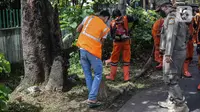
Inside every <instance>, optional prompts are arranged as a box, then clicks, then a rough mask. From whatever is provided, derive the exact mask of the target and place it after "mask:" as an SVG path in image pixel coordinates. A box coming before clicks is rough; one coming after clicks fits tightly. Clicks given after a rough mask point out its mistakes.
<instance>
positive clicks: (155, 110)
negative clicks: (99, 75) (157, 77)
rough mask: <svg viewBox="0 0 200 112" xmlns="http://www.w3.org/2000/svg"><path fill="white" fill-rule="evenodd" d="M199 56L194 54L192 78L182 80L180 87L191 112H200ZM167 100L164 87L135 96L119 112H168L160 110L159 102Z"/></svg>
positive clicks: (190, 66)
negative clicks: (199, 87)
mask: <svg viewBox="0 0 200 112" xmlns="http://www.w3.org/2000/svg"><path fill="white" fill-rule="evenodd" d="M197 61H198V58H197V55H196V54H194V57H193V61H192V62H191V64H190V65H189V71H190V73H191V74H192V76H193V77H192V78H183V79H181V80H180V86H181V88H182V90H183V92H184V95H185V97H186V100H187V105H188V107H189V109H190V112H200V91H197V85H198V84H199V83H200V72H199V70H198V68H197ZM166 98H167V91H166V88H165V86H164V85H160V86H158V87H154V88H149V89H147V90H143V91H141V92H139V93H138V94H136V95H135V96H133V97H132V98H131V99H130V100H129V101H127V102H126V103H125V105H124V106H123V107H122V108H121V109H120V110H119V111H118V112H167V109H163V108H160V107H159V106H158V104H157V102H158V101H162V100H165V99H166Z"/></svg>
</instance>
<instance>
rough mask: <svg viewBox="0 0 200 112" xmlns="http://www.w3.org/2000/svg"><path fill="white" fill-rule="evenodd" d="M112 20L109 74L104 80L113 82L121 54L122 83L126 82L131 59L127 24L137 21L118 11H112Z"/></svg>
mask: <svg viewBox="0 0 200 112" xmlns="http://www.w3.org/2000/svg"><path fill="white" fill-rule="evenodd" d="M112 16H113V18H115V19H114V20H112V21H111V24H110V25H111V27H110V28H111V29H110V31H111V36H112V38H113V40H114V41H113V51H112V54H111V58H110V60H111V63H110V65H111V72H110V75H109V76H106V79H109V80H114V78H115V76H116V73H117V65H118V61H119V57H120V53H121V52H122V57H123V72H124V81H128V80H129V79H130V77H129V69H130V58H131V46H130V45H131V40H130V36H129V34H128V23H129V22H134V21H137V18H134V17H131V16H122V15H121V12H120V10H118V9H117V10H114V11H113V13H112Z"/></svg>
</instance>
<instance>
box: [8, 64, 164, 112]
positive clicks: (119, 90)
mask: <svg viewBox="0 0 200 112" xmlns="http://www.w3.org/2000/svg"><path fill="white" fill-rule="evenodd" d="M133 67H134V66H132V67H131V68H133ZM134 68H136V67H134ZM136 71H137V70H136V69H132V71H131V74H134V73H135V72H136ZM108 73H109V67H105V70H104V74H108ZM104 77H105V75H104ZM104 80H105V79H104ZM160 83H162V82H161V71H155V70H154V69H150V70H149V71H148V72H147V74H146V75H145V76H144V77H142V78H139V79H137V80H135V79H134V77H132V78H131V80H130V81H129V82H123V73H122V69H119V70H118V75H117V77H116V80H115V81H105V84H106V86H107V94H108V97H107V98H106V99H103V100H100V101H101V102H102V103H103V105H102V106H101V107H99V108H96V109H89V108H88V107H87V105H86V103H85V102H84V101H85V100H86V99H87V95H88V92H87V88H86V86H85V84H84V83H82V84H79V85H78V86H74V87H73V88H72V89H71V90H70V91H68V92H65V93H51V92H40V93H38V94H34V95H33V94H32V95H31V94H27V93H26V92H25V91H24V92H21V93H16V94H14V93H13V95H12V96H13V97H12V98H11V101H12V102H15V103H12V104H11V105H10V106H9V109H10V111H13V109H18V110H19V112H23V111H24V110H26V111H30V112H55V111H58V112H66V111H67V112H99V111H106V112H116V111H117V110H119V108H121V107H122V106H123V104H124V103H125V102H126V101H127V100H129V99H130V98H131V97H132V96H133V95H134V94H137V92H139V91H141V90H143V89H146V88H150V87H152V86H157V85H159V84H160ZM17 105H18V108H17ZM27 105H28V106H27ZM20 106H21V107H20ZM26 106H27V108H26ZM31 106H33V107H31ZM22 107H23V108H22ZM20 108H21V110H20ZM33 108H34V109H35V110H34V111H33V110H31V109H33ZM13 112H14V111H13ZM15 112H17V111H15Z"/></svg>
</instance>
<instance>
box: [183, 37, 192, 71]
mask: <svg viewBox="0 0 200 112" xmlns="http://www.w3.org/2000/svg"><path fill="white" fill-rule="evenodd" d="M193 53H194V46H193V41H192V40H190V41H189V42H188V44H187V52H186V60H185V62H184V68H183V69H184V73H185V72H186V71H188V66H189V64H190V62H191V61H192V57H193Z"/></svg>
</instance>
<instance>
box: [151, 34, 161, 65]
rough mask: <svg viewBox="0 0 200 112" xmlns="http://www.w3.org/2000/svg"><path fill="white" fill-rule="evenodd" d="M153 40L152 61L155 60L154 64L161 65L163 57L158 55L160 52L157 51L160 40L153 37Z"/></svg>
mask: <svg viewBox="0 0 200 112" xmlns="http://www.w3.org/2000/svg"><path fill="white" fill-rule="evenodd" d="M153 39H154V47H155V51H154V59H155V61H156V62H158V63H160V64H162V62H163V56H162V55H160V50H159V45H160V38H159V37H154V38H153Z"/></svg>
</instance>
